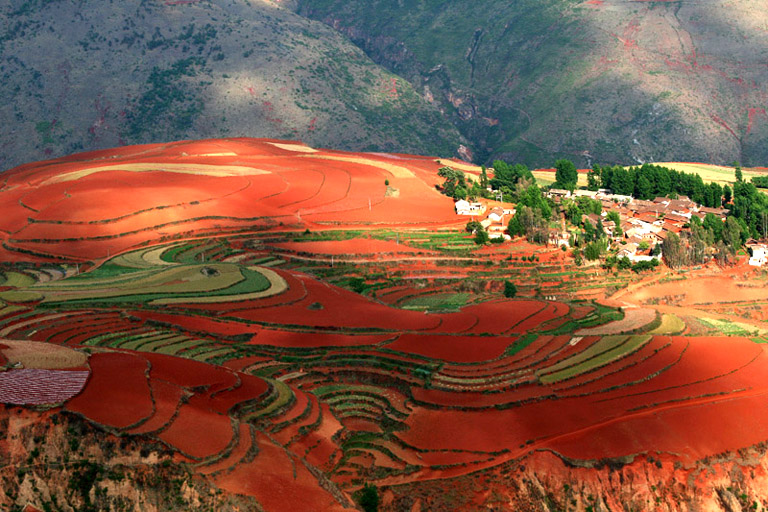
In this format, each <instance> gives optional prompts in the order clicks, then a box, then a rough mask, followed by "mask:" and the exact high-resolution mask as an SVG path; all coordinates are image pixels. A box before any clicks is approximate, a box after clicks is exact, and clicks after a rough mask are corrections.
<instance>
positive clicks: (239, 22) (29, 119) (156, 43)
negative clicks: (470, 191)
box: [0, 0, 463, 170]
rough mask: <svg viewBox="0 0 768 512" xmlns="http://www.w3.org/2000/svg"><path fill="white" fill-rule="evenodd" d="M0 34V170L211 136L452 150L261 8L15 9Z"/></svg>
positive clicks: (431, 116)
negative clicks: (90, 152)
mask: <svg viewBox="0 0 768 512" xmlns="http://www.w3.org/2000/svg"><path fill="white" fill-rule="evenodd" d="M0 24H1V25H2V26H3V27H5V28H4V29H3V32H2V34H0V95H2V97H3V99H4V101H3V103H2V105H0V119H1V120H2V124H3V130H2V133H0V170H5V169H8V168H10V167H13V166H15V165H19V164H21V163H24V162H28V161H33V160H39V159H43V158H51V157H56V156H61V155H65V154H69V153H73V152H76V151H85V150H93V149H101V148H109V147H116V146H119V145H123V144H135V143H143V142H164V141H168V140H178V139H191V138H206V137H222V136H251V137H258V136H261V137H282V138H289V139H301V140H305V141H307V142H309V143H311V144H314V145H316V146H326V147H336V148H342V149H345V148H346V149H355V150H363V149H365V150H370V151H376V150H378V151H412V152H419V153H432V154H438V153H439V154H446V155H453V154H455V153H456V151H457V149H458V147H459V145H460V144H461V143H462V142H463V139H462V137H461V136H460V135H459V133H458V131H457V130H456V129H455V128H454V127H453V126H451V125H450V123H446V122H444V121H443V120H442V116H441V114H440V113H439V111H438V109H437V108H436V107H435V106H433V105H430V104H429V103H428V102H426V101H425V100H424V99H423V98H422V97H421V96H420V95H419V94H417V93H416V92H415V91H414V89H413V88H412V87H411V86H410V85H409V84H408V83H407V82H406V81H404V80H402V79H401V78H399V77H398V76H396V75H393V74H392V73H390V72H387V71H384V70H383V69H382V68H380V67H379V66H377V65H376V64H374V63H373V62H372V61H371V60H370V59H369V58H368V57H366V56H365V55H364V54H363V52H362V51H361V50H360V49H358V48H357V47H355V46H354V45H352V44H351V43H349V41H348V40H346V38H344V37H343V36H341V35H339V34H338V33H336V32H334V31H333V30H331V29H329V28H328V27H326V26H325V25H323V24H322V23H318V22H314V21H309V20H307V19H305V18H302V17H300V16H298V15H296V14H294V13H292V12H290V11H288V10H285V9H281V8H278V7H276V6H275V4H272V3H270V2H262V1H256V2H251V1H246V0H236V1H234V2H224V1H221V0H214V1H211V2H195V1H168V2H145V1H140V0H128V1H126V2H121V3H120V5H119V6H116V5H114V4H112V3H109V2H97V1H84V2H78V3H73V2H70V1H65V0H59V1H52V2H51V1H41V0H24V1H21V0H18V1H11V2H4V3H3V4H2V5H0Z"/></svg>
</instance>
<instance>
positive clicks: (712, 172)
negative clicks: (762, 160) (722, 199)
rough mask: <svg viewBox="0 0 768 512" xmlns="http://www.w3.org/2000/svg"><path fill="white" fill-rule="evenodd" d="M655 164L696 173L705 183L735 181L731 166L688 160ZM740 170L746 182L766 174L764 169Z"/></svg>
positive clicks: (729, 182)
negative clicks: (690, 161) (689, 161)
mask: <svg viewBox="0 0 768 512" xmlns="http://www.w3.org/2000/svg"><path fill="white" fill-rule="evenodd" d="M655 165H660V166H662V167H668V168H670V169H674V170H676V171H680V172H687V173H693V174H698V175H699V176H701V179H702V180H704V182H705V183H708V182H710V181H714V182H715V183H719V184H720V185H726V184H728V185H731V184H733V183H735V182H736V176H735V175H734V169H733V167H726V166H723V165H711V164H701V163H688V162H657V163H655ZM741 172H742V174H743V175H744V181H747V182H749V181H750V180H751V179H752V178H753V177H754V176H765V175H766V174H768V173H766V171H753V170H750V169H742V170H741Z"/></svg>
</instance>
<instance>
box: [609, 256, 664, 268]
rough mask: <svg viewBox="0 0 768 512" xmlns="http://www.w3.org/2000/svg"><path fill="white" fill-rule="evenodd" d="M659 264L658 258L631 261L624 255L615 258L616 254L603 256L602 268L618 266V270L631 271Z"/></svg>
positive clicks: (654, 266)
mask: <svg viewBox="0 0 768 512" xmlns="http://www.w3.org/2000/svg"><path fill="white" fill-rule="evenodd" d="M658 266H659V260H657V259H654V260H643V261H636V262H634V263H632V261H631V260H630V259H629V258H627V257H626V256H624V257H623V258H617V257H616V256H608V257H607V258H605V261H604V262H603V268H605V269H611V268H614V267H615V268H618V269H620V270H632V271H633V272H642V271H644V270H650V269H652V268H656V267H658Z"/></svg>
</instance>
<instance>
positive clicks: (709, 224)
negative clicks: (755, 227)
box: [662, 214, 747, 268]
mask: <svg viewBox="0 0 768 512" xmlns="http://www.w3.org/2000/svg"><path fill="white" fill-rule="evenodd" d="M690 228H691V229H690V231H684V232H682V233H681V234H680V235H676V234H675V233H669V234H668V235H667V238H666V239H665V240H664V243H663V244H662V250H663V257H664V262H665V263H666V264H667V265H668V266H669V267H671V268H680V267H684V266H686V265H699V264H701V263H706V262H707V261H709V260H710V259H711V258H713V257H714V258H716V259H717V260H718V262H719V263H721V264H723V263H727V262H729V261H730V260H731V258H732V256H733V255H734V254H735V253H736V251H737V250H738V248H739V247H741V245H742V244H743V243H744V241H745V239H746V235H747V231H746V230H745V229H744V225H743V222H740V221H739V220H737V219H736V218H734V217H728V218H727V219H726V221H725V222H722V221H721V220H720V219H718V218H717V217H715V216H714V215H712V214H708V215H707V216H706V217H705V218H704V222H702V221H701V220H699V218H698V217H695V216H694V217H691V223H690Z"/></svg>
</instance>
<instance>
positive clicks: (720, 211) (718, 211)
mask: <svg viewBox="0 0 768 512" xmlns="http://www.w3.org/2000/svg"><path fill="white" fill-rule="evenodd" d="M729 212H730V210H728V209H726V208H708V207H706V206H702V207H700V208H699V211H698V214H699V217H700V218H702V219H703V218H704V217H705V216H706V215H707V214H708V213H711V214H712V215H714V216H715V217H717V218H719V219H720V220H723V221H724V220H725V217H726V216H727V215H728V213H729Z"/></svg>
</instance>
